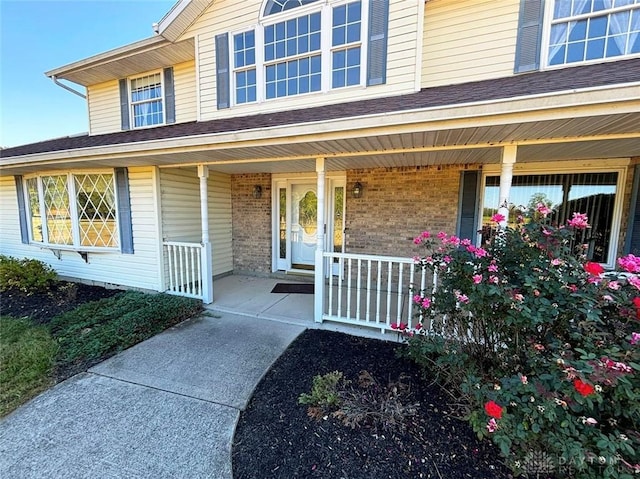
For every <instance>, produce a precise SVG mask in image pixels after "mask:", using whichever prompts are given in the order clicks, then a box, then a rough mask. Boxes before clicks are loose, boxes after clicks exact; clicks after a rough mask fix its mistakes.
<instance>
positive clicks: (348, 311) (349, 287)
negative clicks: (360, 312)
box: [347, 258, 351, 319]
mask: <svg viewBox="0 0 640 479" xmlns="http://www.w3.org/2000/svg"><path fill="white" fill-rule="evenodd" d="M347 264H348V266H347V318H348V319H351V258H349V259H348V260H347Z"/></svg>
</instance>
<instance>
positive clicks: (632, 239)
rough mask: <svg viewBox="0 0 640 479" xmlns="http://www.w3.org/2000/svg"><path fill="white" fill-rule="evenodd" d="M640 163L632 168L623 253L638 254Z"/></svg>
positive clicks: (639, 242)
mask: <svg viewBox="0 0 640 479" xmlns="http://www.w3.org/2000/svg"><path fill="white" fill-rule="evenodd" d="M639 184H640V165H636V167H635V169H634V170H633V189H632V190H631V202H630V204H629V220H628V225H627V237H626V238H625V241H624V254H625V255H626V254H629V253H631V254H634V255H636V256H640V195H639V194H638V185H639Z"/></svg>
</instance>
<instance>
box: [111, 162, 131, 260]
mask: <svg viewBox="0 0 640 479" xmlns="http://www.w3.org/2000/svg"><path fill="white" fill-rule="evenodd" d="M115 177H116V191H117V195H118V227H119V230H120V251H121V252H122V253H124V254H133V227H132V224H131V199H130V197H129V173H128V171H127V169H126V168H116V169H115Z"/></svg>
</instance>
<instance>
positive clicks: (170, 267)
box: [165, 244, 173, 291]
mask: <svg viewBox="0 0 640 479" xmlns="http://www.w3.org/2000/svg"><path fill="white" fill-rule="evenodd" d="M165 247H166V250H165V251H166V253H167V263H169V264H168V267H169V271H168V275H169V291H173V258H172V256H171V252H172V250H173V246H171V245H170V244H168V245H165Z"/></svg>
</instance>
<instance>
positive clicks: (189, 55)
mask: <svg viewBox="0 0 640 479" xmlns="http://www.w3.org/2000/svg"><path fill="white" fill-rule="evenodd" d="M194 59H195V47H194V40H193V39H188V40H184V41H181V42H178V43H171V42H169V41H168V40H166V39H164V38H162V37H152V38H150V39H147V40H143V41H141V42H138V43H136V44H132V45H130V46H128V47H126V48H122V49H116V50H112V51H110V52H106V53H103V54H100V55H96V56H94V57H90V58H87V59H85V60H82V61H80V62H76V63H72V64H70V65H66V66H64V67H60V68H57V69H55V70H51V71H49V72H47V73H46V75H47V76H49V77H51V76H55V77H56V78H58V79H64V80H68V81H71V82H74V83H77V84H79V85H83V86H89V85H95V84H98V83H102V82H105V81H109V80H115V79H119V78H126V77H128V76H131V75H136V74H139V73H143V72H147V71H151V70H157V69H160V68H165V67H169V66H172V65H176V64H178V63H182V62H186V61H190V60H194Z"/></svg>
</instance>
